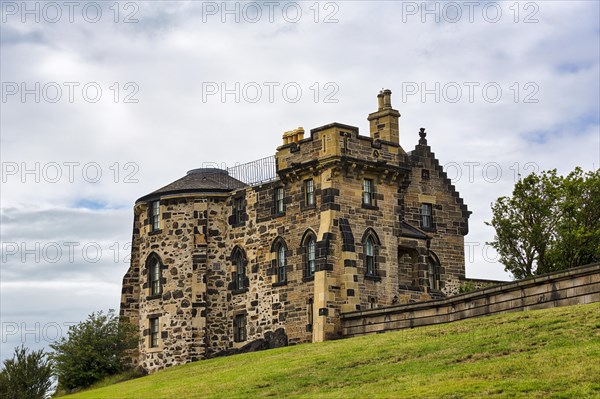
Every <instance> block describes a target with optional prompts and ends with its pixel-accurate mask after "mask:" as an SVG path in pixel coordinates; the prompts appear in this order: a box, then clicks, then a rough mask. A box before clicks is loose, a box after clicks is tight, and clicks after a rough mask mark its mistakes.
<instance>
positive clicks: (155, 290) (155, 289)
mask: <svg viewBox="0 0 600 399" xmlns="http://www.w3.org/2000/svg"><path fill="white" fill-rule="evenodd" d="M161 266H162V265H161V263H160V258H159V257H158V256H157V255H156V254H151V255H150V256H149V257H148V260H147V261H146V267H147V269H148V288H149V290H150V295H160V294H161V293H162V281H161V280H162V272H161Z"/></svg>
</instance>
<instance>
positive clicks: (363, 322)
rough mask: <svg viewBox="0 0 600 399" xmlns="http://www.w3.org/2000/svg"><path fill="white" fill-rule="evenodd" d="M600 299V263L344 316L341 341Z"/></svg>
mask: <svg viewBox="0 0 600 399" xmlns="http://www.w3.org/2000/svg"><path fill="white" fill-rule="evenodd" d="M599 301H600V264H593V265H587V266H582V267H579V268H574V269H571V270H567V271H563V272H556V273H550V274H546V275H542V276H537V277H532V278H528V279H525V280H521V281H516V282H510V283H505V284H500V285H497V286H494V287H490V288H486V289H483V290H478V291H473V292H470V293H466V294H461V295H457V296H453V297H450V298H447V299H443V300H435V301H427V302H422V303H415V304H410V305H398V306H390V307H386V308H382V309H374V310H365V311H360V312H351V313H346V314H343V315H342V318H341V320H342V326H343V334H344V336H345V337H352V336H358V335H366V334H373V333H381V332H384V331H391V330H399V329H404V328H413V327H420V326H426V325H432V324H441V323H448V322H451V321H456V320H462V319H467V318H471V317H479V316H486V315H490V314H495V313H504V312H512V311H521V310H534V309H544V308H551V307H556V306H566V305H576V304H584V303H592V302H599Z"/></svg>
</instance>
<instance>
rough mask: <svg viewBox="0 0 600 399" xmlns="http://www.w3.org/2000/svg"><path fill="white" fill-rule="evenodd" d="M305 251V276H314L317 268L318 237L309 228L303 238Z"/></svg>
mask: <svg viewBox="0 0 600 399" xmlns="http://www.w3.org/2000/svg"><path fill="white" fill-rule="evenodd" d="M302 247H303V251H304V259H303V262H304V277H312V276H314V275H315V271H316V270H317V238H316V236H315V233H313V231H312V230H307V231H306V233H304V237H303V238H302Z"/></svg>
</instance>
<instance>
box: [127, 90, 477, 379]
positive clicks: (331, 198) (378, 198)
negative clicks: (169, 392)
mask: <svg viewBox="0 0 600 399" xmlns="http://www.w3.org/2000/svg"><path fill="white" fill-rule="evenodd" d="M389 94H391V93H387V94H385V93H382V94H381V95H382V99H383V100H385V99H386V98H387V100H385V101H389ZM386 95H387V96H388V97H385V96H386ZM385 101H384V102H383V103H382V105H381V109H380V110H379V111H378V112H376V113H373V114H371V115H370V116H369V121H370V128H371V135H370V137H365V136H361V135H359V132H358V128H356V127H353V126H348V125H342V124H338V123H333V124H330V125H326V126H322V127H319V128H316V129H312V130H311V132H310V136H309V137H307V138H304V130H303V129H296V130H294V131H291V132H286V134H285V135H284V144H283V145H282V146H280V147H278V148H277V153H276V155H275V159H276V171H277V175H278V178H277V179H276V180H275V181H271V182H269V183H265V184H260V185H255V186H245V185H244V184H242V183H241V182H239V181H235V182H237V183H239V185H233V186H232V187H230V186H227V188H226V189H224V188H223V187H222V186H219V185H217V186H216V187H214V188H213V187H212V186H210V184H209V183H207V182H209V181H210V180H211V178H212V177H214V176H213V175H214V174H215V172H214V171H211V172H210V176H209V177H211V178H208V177H206V176H205V175H203V174H202V173H203V172H202V169H198V170H195V172H194V171H192V172H194V173H192V174H191V175H190V174H188V175H187V177H184V178H182V179H183V180H182V179H180V180H178V181H176V182H174V183H172V184H171V185H169V186H166V187H173V191H167V194H165V192H164V191H160V190H158V191H157V192H154V193H151V194H149V195H147V196H145V197H142V199H140V200H139V201H138V202H137V203H136V206H135V208H134V212H135V218H134V234H133V245H132V257H131V266H130V269H129V270H128V272H127V274H126V275H125V277H124V279H123V292H122V298H121V315H122V316H123V317H125V318H129V319H130V320H131V321H132V322H134V323H136V324H137V325H138V327H139V329H140V342H139V349H138V353H137V354H134V356H136V362H137V364H139V365H141V366H142V367H143V368H145V369H146V370H148V371H150V372H152V371H155V370H158V369H161V368H165V367H168V366H171V365H175V364H181V363H186V362H189V361H194V360H198V359H204V358H209V357H214V356H219V355H223V354H231V353H237V352H240V351H245V350H248V349H249V348H250V349H251V350H252V349H256V348H262V347H272V346H273V345H278V343H281V342H285V343H286V344H289V345H294V344H299V343H306V342H319V341H324V340H328V339H336V338H341V337H342V335H343V334H342V333H343V329H342V327H343V326H342V323H341V316H342V314H345V313H347V312H353V311H357V310H359V311H365V310H367V309H373V308H378V307H385V306H390V305H394V304H402V303H412V302H418V301H424V300H429V299H431V298H438V297H443V296H444V293H445V292H448V290H449V289H450V288H449V287H452V286H455V285H456V284H455V282H456V281H460V280H461V279H463V278H464V243H463V235H464V234H466V232H467V230H468V229H467V222H468V216H469V212H468V211H467V209H466V206H465V205H464V204H463V203H462V199H461V198H460V197H459V195H458V193H457V192H456V191H455V190H454V187H453V186H451V185H450V182H449V180H448V179H447V176H446V175H445V173H444V171H443V170H442V168H441V166H440V165H439V162H438V161H437V159H436V158H435V156H434V154H433V153H432V152H431V151H430V148H429V147H428V146H427V141H426V140H425V133H424V131H422V132H421V140H419V145H418V146H417V147H416V148H415V150H414V151H413V152H411V153H406V152H405V151H404V150H403V149H402V147H401V146H400V144H399V142H398V117H399V113H398V112H397V111H395V110H393V109H391V108H390V107H391V105H389V104H388V105H386V104H387V103H386V102H385ZM206 173H209V172H206ZM202 176H204V178H203V177H202ZM217 177H220V179H221V180H225V179H226V178H227V177H228V176H227V174H226V173H225V174H224V175H223V174H221V175H220V176H217ZM365 179H367V180H370V181H372V183H373V188H374V191H373V196H372V202H371V203H365V202H364V201H363V184H364V182H365ZM307 180H312V181H313V183H314V193H315V203H314V204H308V203H306V193H305V184H306V181H307ZM185 182H188V183H189V184H193V185H192V186H189V185H186V184H188V183H185ZM184 183H185V184H184ZM217 183H218V182H217ZM277 189H283V190H284V198H283V201H284V205H285V209H284V211H283V212H278V211H277V210H276V207H275V204H276V202H275V194H276V192H277V191H276V190H277ZM161 190H162V189H161ZM151 201H159V202H160V215H161V220H160V228H159V229H158V230H154V231H153V230H152V226H151V223H150V218H149V205H150V204H151ZM367 202H368V201H367ZM423 203H428V204H431V205H432V206H433V207H434V209H433V212H432V218H433V219H432V220H433V222H434V223H433V225H432V226H431V228H429V229H425V228H422V227H423V226H422V225H421V221H422V215H421V205H422V204H423ZM238 208H239V212H238ZM307 237H313V238H314V240H315V242H316V251H315V252H316V259H315V260H316V262H315V272H314V274H313V275H309V274H307V272H306V265H307V252H306V245H305V244H306V242H307ZM367 238H369V239H370V240H372V241H373V242H374V244H375V245H374V257H373V259H374V265H375V268H374V269H375V271H374V273H373V274H371V273H367V256H366V253H365V242H366V241H367ZM278 245H283V246H284V247H285V257H286V268H285V270H286V275H287V278H286V280H285V281H279V279H278V273H277V267H276V266H277V248H278ZM240 254H241V256H242V258H243V264H244V266H245V271H246V273H245V276H244V278H243V284H242V285H243V286H242V287H239V286H238V285H237V284H236V281H237V279H236V272H237V266H236V259H237V256H238V255H240ZM153 256H156V257H157V258H158V259H160V264H161V265H162V270H161V274H162V275H161V284H162V292H161V294H160V295H150V288H149V279H148V259H149V258H150V257H153ZM432 264H434V265H437V266H438V267H439V268H438V269H436V270H438V273H437V274H436V276H435V281H436V283H435V287H434V286H432V283H431V276H433V275H434V273H432V272H431V271H430V269H429V268H430V266H431V265H432ZM154 319H158V321H159V332H160V334H159V339H158V346H157V347H151V345H149V343H150V336H151V333H150V320H154ZM236 319H238V320H239V319H243V320H244V327H245V335H244V337H243V339H237V340H236V339H234V336H235V335H236V331H235V322H234V321H235V320H236ZM238 331H239V330H238ZM273 337H277V338H276V339H274V338H273ZM237 341H239V342H237Z"/></svg>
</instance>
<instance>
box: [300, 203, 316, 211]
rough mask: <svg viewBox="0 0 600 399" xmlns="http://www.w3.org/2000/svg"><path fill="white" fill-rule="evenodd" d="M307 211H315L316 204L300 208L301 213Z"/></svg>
mask: <svg viewBox="0 0 600 399" xmlns="http://www.w3.org/2000/svg"><path fill="white" fill-rule="evenodd" d="M309 209H317V204H312V205H304V206H303V207H302V209H301V210H303V211H307V210H309Z"/></svg>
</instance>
